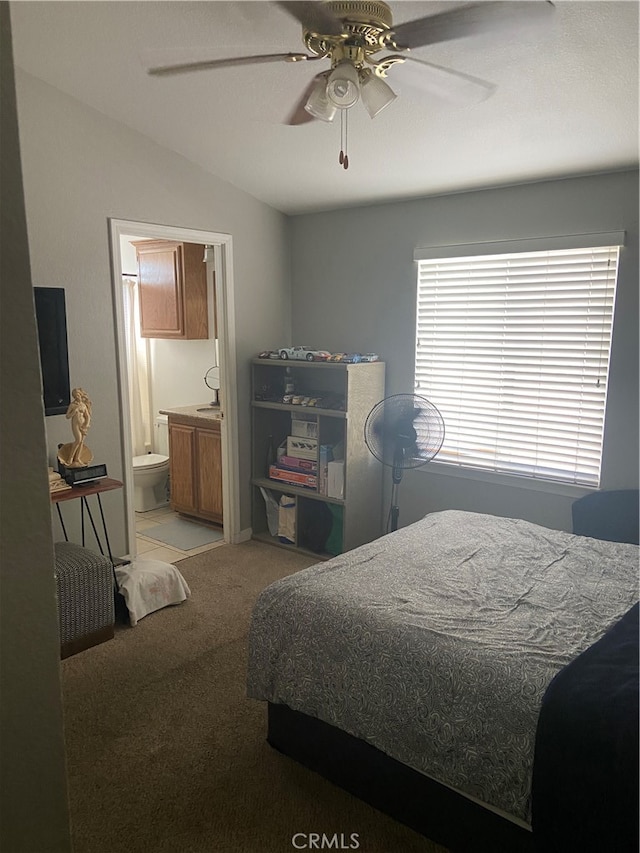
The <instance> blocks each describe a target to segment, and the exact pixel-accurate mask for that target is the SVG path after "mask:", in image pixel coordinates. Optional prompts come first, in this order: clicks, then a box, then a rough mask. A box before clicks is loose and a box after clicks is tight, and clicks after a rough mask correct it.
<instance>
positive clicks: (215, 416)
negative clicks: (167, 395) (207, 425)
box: [160, 403, 222, 421]
mask: <svg viewBox="0 0 640 853" xmlns="http://www.w3.org/2000/svg"><path fill="white" fill-rule="evenodd" d="M160 414H161V415H186V416H188V417H190V418H200V419H201V420H203V421H219V420H220V419H221V417H222V414H221V412H220V406H210V405H209V404H208V403H200V404H199V405H197V406H178V407H176V408H175V409H160Z"/></svg>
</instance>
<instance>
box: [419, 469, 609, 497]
mask: <svg viewBox="0 0 640 853" xmlns="http://www.w3.org/2000/svg"><path fill="white" fill-rule="evenodd" d="M416 470H417V471H426V472H428V473H431V474H443V475H444V476H445V477H459V478H461V479H463V480H480V481H481V482H483V483H491V484H493V485H496V486H508V487H510V488H512V489H526V490H527V491H532V492H546V493H547V494H554V495H565V496H566V497H568V498H574V499H575V498H580V497H583V495H588V494H590V493H591V492H594V491H597V490H596V489H593V488H590V487H589V486H574V485H572V484H571V483H559V482H557V481H555V480H534V479H533V478H532V477H518V476H517V475H515V474H497V473H494V472H493V471H483V470H482V469H480V468H462V467H458V466H457V465H448V464H447V463H443V462H429V463H428V464H427V465H424V466H423V467H422V468H416Z"/></svg>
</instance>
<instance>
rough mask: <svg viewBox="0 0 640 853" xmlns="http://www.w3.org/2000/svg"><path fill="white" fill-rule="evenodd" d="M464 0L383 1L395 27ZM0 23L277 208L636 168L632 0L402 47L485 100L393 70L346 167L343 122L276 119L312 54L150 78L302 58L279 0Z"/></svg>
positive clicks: (358, 121) (61, 11) (50, 73)
mask: <svg viewBox="0 0 640 853" xmlns="http://www.w3.org/2000/svg"><path fill="white" fill-rule="evenodd" d="M513 2H514V3H517V2H518V0H513ZM540 2H543V0H540ZM462 5H466V4H461V3H450V2H396V3H390V6H391V8H392V11H393V16H394V23H396V24H397V23H401V22H403V21H407V20H413V19H415V18H420V17H423V16H425V15H429V14H432V13H433V14H437V13H440V12H442V11H445V10H449V9H454V8H457V7H459V6H462ZM11 18H12V28H13V41H14V58H15V63H16V65H17V66H18V67H19V68H22V69H23V70H25V71H26V72H28V73H29V74H32V75H34V76H36V77H38V78H41V79H42V80H44V81H46V82H47V83H49V84H51V85H52V86H55V87H57V88H58V89H61V90H62V91H63V92H66V93H68V94H69V95H71V96H73V97H74V98H77V99H78V100H80V101H82V102H84V103H85V104H87V105H89V106H91V107H93V108H95V109H97V110H99V111H100V112H102V113H104V114H106V115H108V116H110V117H112V118H113V119H116V120H117V121H119V122H122V123H123V124H125V125H127V126H129V127H131V128H133V129H135V130H137V131H139V132H140V133H143V134H145V135H146V136H148V137H150V138H151V139H152V140H154V141H155V142H157V143H159V144H161V145H163V146H166V147H167V148H170V149H172V150H174V151H176V152H178V153H179V154H181V155H183V156H184V157H186V158H188V159H189V160H191V161H192V162H194V163H196V164H198V165H199V166H201V167H202V168H203V169H206V170H207V171H209V172H211V173H213V174H215V175H218V176H220V177H221V178H223V179H225V180H227V181H229V182H231V183H232V184H234V185H235V186H237V187H239V188H241V189H243V190H245V191H246V192H248V193H251V194H252V195H253V196H255V197H257V198H258V199H260V200H262V201H264V202H266V203H268V204H270V205H272V206H273V207H275V208H277V209H279V210H281V211H283V212H285V213H291V214H295V213H300V212H306V211H312V210H322V209H332V208H337V207H345V206H353V205H361V204H368V203H375V202H380V201H390V200H396V199H400V198H410V197H416V196H423V195H430V194H438V193H446V192H456V191H461V190H466V189H474V188H481V187H487V186H498V185H503V184H509V183H518V182H524V181H532V180H538V179H541V178H554V177H562V176H566V175H576V174H583V173H588V172H597V171H607V170H611V169H621V168H627V167H633V166H637V164H638V3H637V2H635V0H633V2H627V0H622V2H589V0H587V2H582V0H576V1H575V2H574V0H558V2H556V3H555V9H554V13H553V15H552V16H551V17H550V21H549V24H548V25H547V26H546V27H543V28H540V27H537V28H533V29H531V30H529V29H527V28H522V29H516V30H515V31H514V32H512V33H510V34H509V35H505V34H501V35H498V34H488V33H487V34H483V35H476V36H472V37H464V38H459V39H455V40H452V41H447V42H443V43H440V44H435V45H433V46H431V47H423V48H418V49H416V50H414V51H413V52H412V55H413V56H415V57H416V58H420V59H424V60H428V61H429V62H432V63H436V64H438V65H441V66H445V67H448V68H451V69H454V70H456V71H458V72H462V73H464V74H468V75H473V76H474V77H478V78H482V79H483V80H486V81H488V82H490V83H492V84H494V85H495V86H496V89H495V92H494V93H493V94H492V96H491V97H489V98H488V99H486V100H483V101H481V102H480V103H475V104H472V105H470V106H466V107H456V106H454V105H452V104H451V103H448V102H445V101H443V100H441V99H440V98H438V97H436V96H434V95H433V94H429V93H427V92H426V91H424V90H422V88H421V86H416V85H415V81H414V83H412V81H411V79H410V78H408V77H407V78H403V77H401V75H400V74H398V75H397V76H396V77H394V73H393V72H394V69H393V68H392V69H391V70H390V72H389V76H388V82H389V83H390V84H391V86H392V88H394V90H395V91H396V93H397V94H398V97H397V99H396V100H395V101H394V102H393V103H391V104H390V105H389V106H388V107H387V108H385V109H384V110H383V111H382V112H381V113H380V114H379V115H378V116H376V118H375V119H371V118H369V115H368V114H367V112H366V111H365V110H364V109H363V107H362V105H361V104H359V105H357V106H356V107H354V108H353V109H351V110H350V111H349V124H348V134H349V139H348V146H349V147H348V150H349V161H350V164H349V169H348V171H345V170H344V169H343V168H341V167H340V165H339V163H338V152H339V150H340V145H341V132H340V122H339V120H336V121H334V122H333V123H331V124H329V123H326V122H322V121H312V122H309V123H307V124H304V125H302V126H297V127H291V126H287V125H286V124H284V123H283V122H284V121H285V120H286V118H287V116H288V115H289V113H290V111H291V109H292V107H293V105H294V104H295V103H296V102H297V101H298V100H299V98H300V97H301V94H302V92H303V91H304V89H305V87H307V86H308V84H309V82H310V81H311V79H312V77H314V76H315V75H316V74H317V73H318V71H319V70H321V69H320V68H319V66H320V65H321V64H322V63H321V62H320V61H318V62H317V64H316V63H307V62H299V63H285V62H282V63H270V64H265V65H242V66H235V67H231V68H218V69H212V70H206V71H199V72H197V73H188V74H181V75H178V76H174V77H153V76H150V75H148V74H147V69H148V68H149V67H151V66H157V65H163V64H170V63H177V62H183V61H191V60H200V59H215V58H222V57H228V56H237V55H246V54H264V53H281V52H291V51H293V52H295V51H304V49H305V48H304V45H303V42H302V28H301V26H300V24H299V23H298V22H297V21H296V20H295V19H294V18H293V17H292V16H291V15H289V14H287V13H286V12H285V11H283V9H282V8H280V7H279V6H278V5H276V4H274V3H270V2H266V0H264V2H244V1H243V2H206V0H201V2H164V0H162V2H156V0H142V2H100V0H98V2H87V0H81V2H56V0H54V2H15V3H11ZM325 62H326V61H325ZM326 66H327V67H328V62H326Z"/></svg>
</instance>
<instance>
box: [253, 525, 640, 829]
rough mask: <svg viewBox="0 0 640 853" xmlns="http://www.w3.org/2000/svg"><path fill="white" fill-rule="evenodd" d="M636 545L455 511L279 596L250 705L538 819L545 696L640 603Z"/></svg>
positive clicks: (276, 588) (260, 612) (261, 633)
mask: <svg viewBox="0 0 640 853" xmlns="http://www.w3.org/2000/svg"><path fill="white" fill-rule="evenodd" d="M638 554H639V549H638V546H636V545H627V544H621V543H613V542H604V541H600V540H596V539H589V538H587V537H581V536H574V535H572V534H569V533H565V532H563V531H557V530H551V529H548V528H544V527H540V526H538V525H535V524H531V523H529V522H526V521H522V520H519V519H505V518H498V517H495V516H490V515H486V514H481V513H467V512H460V511H453V510H451V511H446V512H439V513H433V514H430V515H428V516H426V517H425V518H424V519H422V520H420V521H418V522H416V523H415V524H412V525H410V526H408V527H405V528H402V529H401V530H399V531H396V532H395V533H391V534H389V535H387V536H383V537H381V538H380V539H377V540H376V541H374V542H371V543H369V544H367V545H363V546H361V547H360V548H357V549H355V550H353V551H350V552H348V553H346V554H342V555H340V556H338V557H335V558H334V559H331V560H329V561H328V562H325V563H321V564H318V565H316V566H312V567H310V568H308V569H305V570H303V571H301V572H298V573H296V574H295V575H292V576H289V577H287V578H284V579H282V580H279V581H277V582H276V583H274V584H272V585H270V586H269V587H267V588H266V589H265V590H264V591H263V592H262V593H261V595H260V596H259V598H258V600H257V602H256V606H255V609H254V612H253V616H252V622H251V629H250V637H249V659H248V681H247V687H248V695H249V696H250V697H252V698H255V699H260V700H266V701H269V702H274V703H282V704H286V705H288V706H289V707H290V708H292V709H293V710H296V711H302V712H303V713H306V714H309V715H311V716H314V717H317V718H319V719H321V720H324V721H325V722H327V723H330V724H331V725H333V726H337V727H338V728H340V729H342V730H344V731H346V732H348V733H349V734H351V735H354V736H355V737H358V738H362V739H363V740H365V741H367V742H368V743H371V744H372V745H373V746H375V747H377V748H378V749H380V750H381V751H382V752H384V753H386V754H387V755H390V756H391V757H393V758H396V759H397V760H399V761H401V762H403V763H404V764H407V765H408V766H410V767H412V768H413V769H415V770H417V771H419V772H423V773H425V774H428V775H429V776H431V777H432V778H435V779H436V780H438V781H440V782H442V783H443V784H445V785H449V786H450V787H452V788H454V789H457V790H459V791H462V792H463V793H466V794H467V795H468V796H471V797H473V798H475V799H477V800H479V801H480V802H482V803H486V804H487V805H489V806H492V807H494V808H496V809H499V810H501V811H503V812H506V813H507V814H509V815H512V816H514V817H516V818H518V819H520V820H524V821H525V822H527V823H528V822H530V815H531V812H530V808H531V805H530V798H531V775H532V764H533V755H534V744H535V732H536V724H537V719H538V714H539V709H540V704H541V700H542V696H543V694H544V692H545V690H546V688H547V686H548V685H549V683H550V681H551V679H552V678H553V677H554V675H555V674H556V673H557V672H559V670H560V669H562V668H563V667H564V666H566V665H567V664H568V663H569V662H570V661H571V660H572V659H574V658H575V657H576V656H577V655H578V654H580V653H581V652H583V651H584V650H585V649H587V648H588V647H589V646H590V645H591V644H592V643H594V642H595V641H597V640H598V639H599V638H600V637H601V636H602V635H603V634H604V632H605V631H606V630H607V629H608V628H609V627H610V626H611V625H613V624H614V622H616V621H617V620H618V619H620V618H621V616H622V615H623V614H624V613H626V612H627V611H628V610H629V608H630V607H631V606H632V605H633V604H634V602H635V601H636V600H637V598H638V593H637V590H638V585H637V583H638Z"/></svg>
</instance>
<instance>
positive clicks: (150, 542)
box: [136, 507, 224, 563]
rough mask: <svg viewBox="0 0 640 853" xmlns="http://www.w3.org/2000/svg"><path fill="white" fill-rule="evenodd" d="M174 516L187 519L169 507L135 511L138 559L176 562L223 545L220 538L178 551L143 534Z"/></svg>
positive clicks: (194, 522)
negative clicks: (188, 549) (216, 540)
mask: <svg viewBox="0 0 640 853" xmlns="http://www.w3.org/2000/svg"><path fill="white" fill-rule="evenodd" d="M174 518H182V519H183V521H188V520H189V519H186V518H184V516H181V515H178V513H177V512H174V511H173V510H172V509H170V508H169V507H163V508H162V509H152V510H150V511H149V512H137V513H136V546H137V550H138V556H137V559H138V560H162V561H163V562H164V563H177V562H179V561H180V560H184V559H185V557H193V555H194V554H202V552H203V551H210V550H211V549H212V548H219V547H220V545H224V540H222V539H221V540H220V541H219V542H211V543H210V544H209V545H201V546H200V547H199V548H192V549H191V551H180V550H179V549H178V548H174V547H172V546H170V545H165V544H164V542H158V541H157V540H155V539H149V538H148V537H146V536H145V535H144V531H145V530H149V529H150V528H151V527H156V526H157V525H158V524H165V523H166V522H167V521H171V520H172V519H174ZM192 523H193V524H194V525H195V524H197V523H198V522H197V521H193V522H192ZM207 526H209V525H207Z"/></svg>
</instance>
